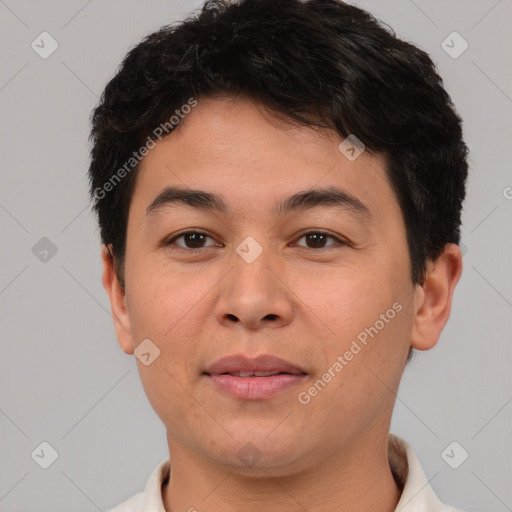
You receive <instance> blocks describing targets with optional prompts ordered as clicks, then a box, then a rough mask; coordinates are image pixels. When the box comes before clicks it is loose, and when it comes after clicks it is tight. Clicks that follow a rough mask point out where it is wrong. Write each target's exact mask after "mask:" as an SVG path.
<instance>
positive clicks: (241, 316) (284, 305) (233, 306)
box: [216, 237, 293, 328]
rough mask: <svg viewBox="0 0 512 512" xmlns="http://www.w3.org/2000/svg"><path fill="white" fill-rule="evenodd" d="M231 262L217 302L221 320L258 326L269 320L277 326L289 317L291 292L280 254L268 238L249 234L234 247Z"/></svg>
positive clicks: (287, 320) (218, 316) (286, 321)
mask: <svg viewBox="0 0 512 512" xmlns="http://www.w3.org/2000/svg"><path fill="white" fill-rule="evenodd" d="M232 266H233V269H232V271H231V272H230V273H229V274H228V276H227V280H226V281H225V283H224V285H223V286H222V288H221V292H220V297H219V300H218V302H217V306H216V315H217V318H218V321H219V322H221V323H226V322H228V321H230V322H240V323H242V324H246V326H247V327H251V328H256V327H258V326H262V325H263V323H265V324H266V325H268V322H269V321H271V322H273V325H275V326H277V325H283V324H286V323H288V322H289V321H290V319H291V314H292V310H293V308H292V303H291V296H290V295H291V294H290V293H288V291H287V287H286V286H284V285H283V283H282V282H281V278H282V274H283V272H280V271H279V268H280V267H281V265H280V261H279V255H278V254H277V253H276V251H275V250H274V249H273V248H272V247H271V244H269V243H268V241H267V243H264V242H262V243H261V244H260V243H259V242H258V241H257V240H256V239H255V238H253V237H246V238H245V239H244V240H243V241H242V242H241V243H240V244H239V245H238V246H237V247H236V248H235V252H234V254H233V258H232ZM280 274H281V276H280ZM280 277H281V278H280Z"/></svg>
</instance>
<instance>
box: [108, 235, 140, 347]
mask: <svg viewBox="0 0 512 512" xmlns="http://www.w3.org/2000/svg"><path fill="white" fill-rule="evenodd" d="M109 248H110V249H111V247H109ZM101 258H102V260H103V278H102V282H103V287H104V288H105V291H106V292H107V293H108V297H109V299H110V308H111V310H112V318H113V319H114V327H115V329H116V335H117V342H118V343H119V346H120V347H121V349H122V350H123V352H124V353H126V354H133V351H134V345H133V340H132V334H131V326H130V317H129V315H128V308H127V307H126V295H125V291H124V288H123V287H122V286H121V284H120V282H119V279H118V277H117V275H116V272H115V266H114V259H113V256H112V254H111V250H109V249H107V247H105V245H102V247H101Z"/></svg>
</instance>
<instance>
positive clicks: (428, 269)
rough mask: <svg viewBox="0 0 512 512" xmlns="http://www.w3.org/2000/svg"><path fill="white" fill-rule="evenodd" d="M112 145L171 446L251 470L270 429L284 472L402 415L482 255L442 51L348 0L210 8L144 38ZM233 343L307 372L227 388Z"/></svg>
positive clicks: (102, 146)
mask: <svg viewBox="0 0 512 512" xmlns="http://www.w3.org/2000/svg"><path fill="white" fill-rule="evenodd" d="M354 136H355V138H354ZM91 140H92V143H93V147H92V152H91V157H92V158H91V166H90V170H89V176H90V183H91V195H92V198H93V202H94V209H95V212H96V213H97V216H98V220H99V225H100V232H101V238H102V242H103V244H104V249H103V259H104V269H105V270H104V277H103V282H104V285H105V288H106V289H107V292H108V293H109V296H110V300H111V304H112V311H113V316H114V321H115V325H116V330H117V335H118V339H119V343H120V345H121V347H122V348H123V350H124V351H125V352H126V353H129V354H131V353H134V351H135V349H136V348H137V347H138V346H139V345H140V344H141V342H143V340H146V339H150V340H151V343H152V344H153V345H154V346H155V347H158V350H159V351H160V355H159V357H158V358H157V359H155V360H154V362H153V363H152V364H151V365H149V366H145V365H144V364H142V363H141V362H140V361H139V362H138V364H139V369H140V374H141V378H142V382H143V384H144V387H145V389H146V392H147V394H148V397H149V400H150V402H151V403H152V405H153V407H154V408H155V410H156V412H157V413H158V414H159V416H160V417H161V418H162V420H163V421H164V423H165V425H166V427H167V430H168V433H169V436H170V437H171V438H172V439H174V440H176V442H179V443H181V444H182V445H184V446H185V445H186V446H187V447H188V448H189V449H191V450H192V451H195V452H196V453H201V454H202V455H203V456H204V457H206V458H210V459H212V458H213V459H215V460H218V461H222V462H223V463H227V462H226V461H228V460H229V461H231V462H230V463H232V464H236V463H237V462H236V461H237V459H236V457H235V458H234V457H233V454H236V453H237V451H238V449H240V448H241V447H242V446H244V443H247V442H249V441H251V442H253V444H254V445H255V446H257V447H258V450H260V451H261V453H263V455H264V456H265V457H266V460H267V462H268V464H269V465H272V467H274V468H281V469H282V470H283V471H285V469H284V468H287V467H288V466H289V465H291V464H295V465H297V464H299V465H300V464H303V465H304V467H306V465H307V464H310V463H311V462H312V461H314V460H322V457H325V455H326V454H327V453H329V450H330V447H332V440H333V439H334V438H335V439H336V443H337V444H338V445H339V446H340V447H342V446H345V445H348V443H349V442H350V440H351V439H353V438H354V437H357V436H358V435H360V434H361V433H362V432H370V431H371V429H372V428H375V426H376V425H378V426H379V428H381V429H382V430H385V429H386V428H388V426H389V420H390V416H391V411H392V407H393V403H394V396H393V393H392V392H390V390H393V389H396V388H397V387H398V383H399V380H400V377H401V374H402V372H403V369H404V366H405V364H406V361H407V360H408V357H409V356H410V353H411V350H412V349H414V348H416V349H419V350H426V349H429V348H432V347H433V346H434V345H435V344H436V343H437V341H438V338H439V335H440V333H441V330H442V329H443V327H444V325H445V324H446V321H447V320H448V316H449V313H450V307H451V298H452V294H453V289H454V287H455V285H456V284H457V281H458V279H459V276H460V273H461V267H462V264H461V255H460V250H459V249H458V246H457V244H458V243H459V236H460V231H459V228H460V217H461V209H462V203H463V200H464V195H465V181H466V176H467V162H466V155H467V147H466V145H465V144H464V142H463V139H462V129H461V119H460V117H459V116H458V115H457V114H456V112H455V110H454V108H453V105H452V102H451V100H450V97H449V95H448V94H447V92H446V91H445V89H444V88H443V83H442V80H441V78H440V77H439V75H438V74H437V72H436V70H435V67H434V65H433V63H432V61H431V59H430V58H429V57H428V55H427V54H426V53H424V52H423V51H421V50H419V49H418V48H416V47H415V46H413V45H411V44H409V43H407V42H404V41H402V40H400V39H398V38H397V37H396V36H395V34H394V33H393V32H391V31H390V30H388V29H386V28H384V27H383V26H382V25H381V24H380V23H379V22H377V21H376V20H375V19H374V18H373V17H372V16H371V15H370V14H368V13H367V12H365V11H363V10H360V9H358V8H356V7H354V6H351V5H347V4H344V3H341V2H338V1H336V0H309V1H307V0H306V1H300V0H246V1H243V0H242V1H239V2H222V1H218V2H207V3H206V5H205V6H204V8H203V9H202V11H200V12H199V13H198V14H197V15H195V16H194V17H191V18H189V19H188V20H186V21H184V22H181V23H179V24H176V25H173V26H166V27H163V28H162V29H160V30H159V31H158V32H155V33H153V34H151V35H149V36H147V37H146V38H145V39H144V40H143V41H142V42H141V43H140V44H138V45H137V46H135V47H134V48H133V49H131V50H130V52H129V53H128V55H127V56H126V58H125V59H124V61H123V63H122V65H121V67H120V69H119V71H118V72H117V74H116V75H115V77H114V78H113V79H112V80H111V81H110V82H109V84H108V85H107V87H106V88H105V91H104V93H103V95H102V97H101V101H100V104H99V105H98V107H97V108H96V109H95V110H94V112H93V116H92V133H91ZM354 141H356V142H355V147H352V149H354V150H355V152H354V151H352V150H351V149H350V148H351V146H350V144H353V143H354ZM340 144H341V146H340ZM347 145H348V146H347ZM347 147H348V148H349V149H350V151H351V152H350V153H348V154H347V151H346V150H347ZM363 148H364V150H363V151H362V152H361V153H360V154H359V155H358V153H359V151H360V150H362V149H363ZM354 154H355V156H356V158H353V157H354ZM348 156H351V158H348ZM192 231H193V232H195V234H190V232H192ZM186 233H189V234H188V235H187V234H186ZM307 233H309V234H307ZM248 237H250V238H249V239H248ZM241 244H242V245H241ZM244 244H245V245H244ZM247 244H249V245H247ZM244 252H248V253H250V254H251V256H253V257H254V258H253V257H251V258H247V257H246V258H244V254H243V253H244ZM233 354H244V355H246V356H250V357H252V356H258V355H261V354H272V355H276V356H278V357H281V358H283V359H286V360H288V361H292V362H293V363H294V364H296V365H297V366H300V367H301V369H302V370H303V372H304V373H305V378H304V380H303V382H302V384H301V386H302V387H301V388H300V389H298V388H294V389H293V390H290V391H285V392H283V393H281V394H278V395H276V396H275V397H273V398H271V399H269V400H253V401H243V400H242V401H241V400H237V399H233V398H232V397H227V396H225V395H223V394H222V393H220V392H219V391H217V390H216V389H215V388H214V387H213V386H212V385H211V382H210V381H209V380H208V378H207V377H208V376H207V375H206V374H205V371H206V368H207V367H208V365H209V364H211V363H213V362H214V361H215V360H217V359H219V358H220V357H223V356H225V355H233ZM338 356H341V360H340V359H339V358H338ZM336 362H337V363H338V365H336V364H335V363H336ZM329 375H330V377H329ZM322 383H323V384H322ZM314 389H316V391H315V390H314ZM301 393H302V394H301ZM361 400H364V403H365V404H367V406H366V407H361ZM202 403H206V404H212V408H213V410H215V411H217V414H218V418H216V419H215V420H214V419H212V417H211V415H208V414H205V411H204V408H203V407H202V406H201V404H202ZM334 404H336V405H335V409H336V410H335V411H333V405H334ZM283 411H290V412H293V413H294V414H293V418H294V420H293V422H286V421H285V422H283V423H282V424H280V426H279V428H278V429H277V430H276V431H275V432H274V433H273V435H272V436H268V433H269V432H270V431H273V429H274V428H275V427H276V425H277V424H278V423H279V421H280V420H282V418H283V417H284V416H285V414H283ZM327 420H328V421H327ZM327 424H329V426H327ZM340 425H343V427H344V434H343V435H342V436H341V439H340V436H339V427H340ZM312 432H316V437H315V436H311V433H312ZM297 446H301V447H302V448H301V449H299V450H297V449H296V447H297ZM293 447H295V448H293ZM292 448H293V449H292ZM291 453H292V455H290V454H291ZM292 459H293V460H292ZM238 462H239V463H240V464H241V465H243V464H242V462H241V461H240V460H238Z"/></svg>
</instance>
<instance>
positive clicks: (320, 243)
mask: <svg viewBox="0 0 512 512" xmlns="http://www.w3.org/2000/svg"><path fill="white" fill-rule="evenodd" d="M302 238H304V239H305V240H306V245H305V247H308V248H309V249H324V248H326V247H332V246H335V245H346V244H345V243H344V242H343V241H342V240H340V239H339V238H337V237H335V236H333V235H330V234H328V233H324V232H322V231H309V232H307V233H303V234H302V236H301V238H300V239H302ZM300 239H299V240H300ZM328 239H332V240H335V243H334V244H329V245H326V243H327V240H328ZM299 245H301V246H302V247H304V245H302V244H299Z"/></svg>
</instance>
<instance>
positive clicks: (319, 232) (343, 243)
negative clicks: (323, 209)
mask: <svg viewBox="0 0 512 512" xmlns="http://www.w3.org/2000/svg"><path fill="white" fill-rule="evenodd" d="M311 234H314V235H324V236H326V237H327V238H332V239H333V240H335V241H336V242H337V244H338V246H346V245H349V243H348V242H347V241H344V240H341V239H340V238H338V237H336V236H334V235H332V234H331V233H328V232H326V231H322V230H318V229H316V230H309V231H303V232H302V233H300V237H299V238H298V240H300V239H301V238H304V237H305V236H307V235H311ZM185 235H204V236H206V237H208V238H212V237H211V236H210V235H208V233H205V232H203V231H198V230H191V231H183V232H182V233H178V234H177V235H175V236H173V237H172V238H171V239H169V240H166V241H165V242H164V245H165V246H170V245H173V244H174V242H175V241H176V240H178V239H179V238H182V237H184V236H185ZM212 240H213V238H212ZM177 247H178V248H179V249H183V250H185V251H195V252H198V251H201V250H203V249H208V248H210V247H213V246H208V247H198V248H190V247H182V246H180V245H178V246H177ZM300 247H305V248H306V249H311V250H313V251H319V250H326V249H330V248H333V247H334V246H332V245H329V246H327V247H319V248H315V247H307V246H300Z"/></svg>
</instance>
